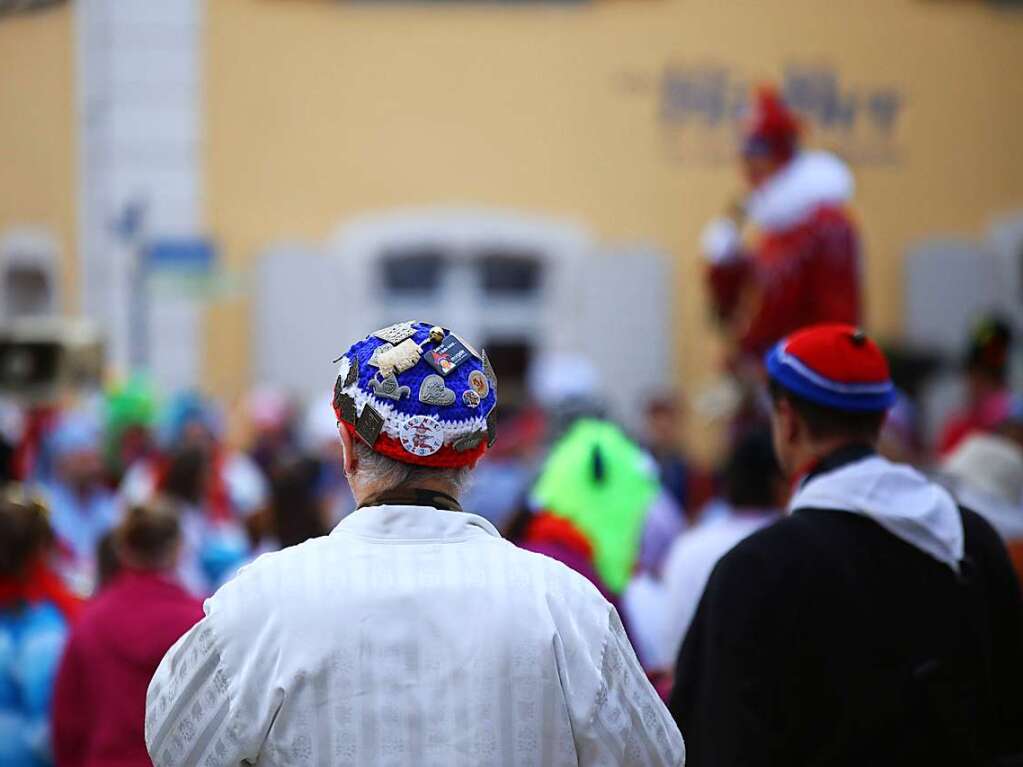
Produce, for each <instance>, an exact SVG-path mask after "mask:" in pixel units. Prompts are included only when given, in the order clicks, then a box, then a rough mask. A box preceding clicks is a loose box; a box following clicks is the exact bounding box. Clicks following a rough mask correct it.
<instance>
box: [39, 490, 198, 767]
mask: <svg viewBox="0 0 1023 767" xmlns="http://www.w3.org/2000/svg"><path fill="white" fill-rule="evenodd" d="M115 545H116V549H117V552H118V556H119V559H120V562H121V571H120V572H119V573H118V574H117V575H116V576H114V578H113V579H112V580H111V581H110V583H109V585H107V586H106V587H105V588H104V589H103V590H102V591H100V593H99V594H98V595H97V596H96V597H95V598H94V599H93V600H92V601H91V602H90V603H89V604H88V605H87V606H86V608H85V610H84V611H83V613H82V615H81V617H80V619H79V621H78V622H77V623H76V625H75V626H74V629H73V630H72V632H71V637H70V639H69V641H68V645H67V649H66V651H65V653H64V657H63V659H62V661H61V664H60V669H59V670H58V672H57V681H56V688H55V690H54V701H53V746H54V756H55V758H56V763H57V767H98V766H99V765H104V767H136V765H137V766H138V767H142V766H143V765H145V766H146V767H149V765H151V764H152V762H151V761H150V759H149V755H148V753H147V752H146V742H145V733H144V727H145V710H146V688H147V687H148V686H149V682H150V680H151V679H152V677H153V674H154V673H155V672H156V667H157V666H158V665H159V663H160V660H161V659H162V658H163V656H164V654H165V653H166V652H167V650H168V649H170V647H171V645H173V644H174V643H175V642H176V641H177V640H178V639H179V638H180V637H181V635H182V634H184V633H185V632H186V631H187V630H188V629H190V628H191V627H192V626H193V625H194V624H195V623H196V622H198V621H199V620H200V619H201V618H202V615H203V613H202V603H201V602H200V601H199V600H197V599H195V598H193V597H192V596H190V595H189V594H188V593H187V592H186V591H185V590H184V589H183V588H181V587H180V586H179V585H177V584H176V583H174V582H173V580H172V577H173V576H172V575H171V574H172V573H173V572H174V566H175V563H176V560H177V556H178V552H179V550H180V547H181V531H180V527H179V525H178V520H177V517H176V515H175V514H174V513H173V512H171V511H168V510H166V509H163V508H160V507H144V506H139V507H135V508H133V509H132V510H131V511H129V512H128V514H127V516H126V517H125V520H124V521H123V522H122V523H121V525H120V526H119V527H118V528H117V531H116V533H115Z"/></svg>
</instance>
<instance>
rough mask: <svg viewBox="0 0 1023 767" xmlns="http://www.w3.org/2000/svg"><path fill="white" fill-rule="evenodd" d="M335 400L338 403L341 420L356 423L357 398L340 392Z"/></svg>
mask: <svg viewBox="0 0 1023 767" xmlns="http://www.w3.org/2000/svg"><path fill="white" fill-rule="evenodd" d="M334 402H335V404H336V405H337V411H338V412H339V413H340V414H341V420H342V421H347V422H348V423H351V424H354V423H355V418H356V416H355V400H354V399H352V398H351V395H348V394H341V393H338V395H337V397H336V398H335V399H334Z"/></svg>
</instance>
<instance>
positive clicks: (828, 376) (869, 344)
mask: <svg viewBox="0 0 1023 767" xmlns="http://www.w3.org/2000/svg"><path fill="white" fill-rule="evenodd" d="M766 367H767V373H768V375H769V376H770V377H771V378H772V379H773V380H774V381H776V382H777V383H778V384H780V385H781V386H782V387H784V388H785V389H787V390H789V391H790V392H792V393H793V394H796V395H799V396H801V397H803V398H805V399H807V400H809V401H811V402H815V403H817V404H818V405H823V406H825V407H830V408H835V409H838V410H853V411H878V410H887V409H888V408H889V407H891V406H892V404H894V402H895V396H896V392H895V386H894V385H893V384H892V380H891V374H890V372H889V369H888V360H887V359H886V358H885V356H884V352H882V351H881V349H880V347H879V346H878V345H877V344H876V343H874V342H873V341H872V340H870V339H869V338H868V337H867V336H866V335H865V334H864V333H863V331H862V330H860V329H859V328H856V327H854V326H852V325H840V324H834V325H814V326H813V327H809V328H806V329H805V330H800V331H797V332H796V333H793V334H792V335H791V336H789V337H788V338H785V339H782V340H781V341H779V342H778V343H777V344H776V345H775V347H774V348H773V349H772V350H771V351H770V352H769V353H768V355H767V359H766Z"/></svg>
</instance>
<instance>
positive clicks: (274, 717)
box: [146, 506, 685, 767]
mask: <svg viewBox="0 0 1023 767" xmlns="http://www.w3.org/2000/svg"><path fill="white" fill-rule="evenodd" d="M146 742H147V744H148V747H149V752H150V754H151V756H152V758H153V762H154V764H155V765H157V767H179V766H181V767H183V766H184V765H201V766H202V767H223V766H226V765H232V766H234V765H241V764H249V763H252V764H255V763H257V762H258V763H259V764H261V765H289V766H300V765H317V766H322V765H360V766H363V765H365V766H368V765H383V766H386V767H390V766H391V765H395V766H397V765H408V766H409V767H411V766H412V765H416V766H423V767H428V766H430V765H436V767H455V766H456V765H491V764H494V765H498V764H500V765H516V766H523V767H525V766H526V765H529V766H533V765H537V766H539V765H637V766H638V765H665V766H667V765H670V766H671V767H677V766H678V765H682V764H684V761H685V748H684V745H683V742H682V736H681V735H680V734H679V731H678V728H677V727H676V726H675V724H674V722H673V721H672V719H671V717H670V716H669V714H668V712H667V710H666V709H665V707H664V706H663V705H662V703H661V701H660V700H659V699H658V697H657V695H656V693H655V692H654V690H653V688H652V687H651V685H650V684H649V682H648V681H647V679H646V677H645V676H644V674H643V671H642V670H641V669H640V666H639V663H638V662H637V660H636V657H635V654H634V653H633V650H632V647H631V646H630V644H629V641H628V639H627V638H626V636H625V632H624V631H623V629H622V625H621V622H620V621H619V618H618V615H617V613H616V612H615V610H614V608H613V607H611V606H610V605H609V604H608V603H607V602H606V601H605V600H604V599H603V598H602V597H601V596H600V594H599V593H598V592H597V590H596V589H595V588H593V586H592V585H591V584H590V583H589V582H588V581H586V580H585V579H584V578H582V577H581V576H579V575H578V574H576V573H575V572H573V571H571V570H569V569H568V568H566V567H564V566H563V565H561V564H560V563H558V562H555V561H554V560H551V559H548V558H547V557H543V556H540V555H537V554H532V553H529V552H526V551H523V550H520V549H518V548H516V547H515V546H513V545H512V544H510V543H508V542H507V541H504V540H503V539H501V537H500V536H499V535H498V534H497V531H496V530H495V529H494V528H493V527H492V526H491V525H490V523H488V522H487V521H486V520H484V519H482V518H481V517H477V516H475V515H472V514H468V513H464V512H451V511H441V510H437V509H433V508H427V507H419V506H375V507H370V508H364V509H360V510H358V511H356V512H355V513H354V514H352V515H351V516H349V517H348V518H346V519H345V520H344V521H343V522H341V524H340V525H338V527H337V528H336V529H335V530H334V531H333V533H331V535H329V536H326V537H323V538H318V539H314V540H311V541H308V542H306V543H304V544H302V545H300V546H295V547H292V548H290V549H286V550H284V551H281V552H277V553H274V554H267V555H264V556H262V557H260V558H259V559H258V560H257V561H256V562H255V563H253V564H252V565H250V566H249V567H247V568H244V569H243V570H242V571H241V572H240V573H239V574H238V576H237V577H235V578H234V579H233V580H232V581H230V582H229V583H228V584H226V585H225V586H224V587H223V588H221V589H220V590H219V591H218V592H217V593H216V594H215V595H214V596H213V597H211V598H210V599H209V600H207V602H206V617H205V619H203V620H202V621H201V622H200V623H199V624H198V625H197V626H196V627H195V628H193V629H192V630H191V631H190V632H189V633H188V634H186V635H185V636H184V637H182V638H181V640H180V641H178V642H177V643H176V644H175V645H174V647H172V648H171V649H170V651H169V652H168V653H167V656H166V657H165V658H164V659H163V662H162V663H161V664H160V667H159V669H158V670H157V672H156V676H155V677H154V678H153V681H152V683H151V685H150V687H149V695H148V700H147V702H146Z"/></svg>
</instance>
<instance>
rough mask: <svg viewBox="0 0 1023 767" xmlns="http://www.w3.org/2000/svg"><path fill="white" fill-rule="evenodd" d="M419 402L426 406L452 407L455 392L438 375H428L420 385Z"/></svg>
mask: <svg viewBox="0 0 1023 767" xmlns="http://www.w3.org/2000/svg"><path fill="white" fill-rule="evenodd" d="M419 401H420V402H422V403H423V404H424V405H450V404H451V403H452V402H454V401H455V392H454V391H452V390H451V389H449V388H448V387H447V386H445V385H444V379H443V378H441V377H440V376H438V375H428V376H427V377H426V378H424V379H423V382H422V383H421V384H420V385H419Z"/></svg>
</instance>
